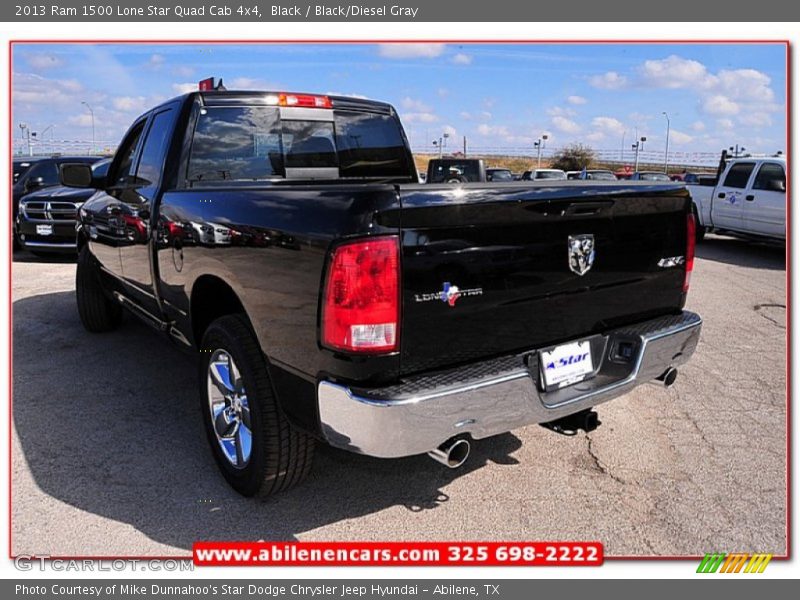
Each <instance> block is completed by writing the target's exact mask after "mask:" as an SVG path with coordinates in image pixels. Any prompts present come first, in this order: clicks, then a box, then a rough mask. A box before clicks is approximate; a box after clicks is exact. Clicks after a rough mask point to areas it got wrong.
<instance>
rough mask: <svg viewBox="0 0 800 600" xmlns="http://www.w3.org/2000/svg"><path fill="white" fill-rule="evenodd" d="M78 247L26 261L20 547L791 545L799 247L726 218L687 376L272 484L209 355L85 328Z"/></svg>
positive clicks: (15, 494) (131, 322)
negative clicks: (247, 444)
mask: <svg viewBox="0 0 800 600" xmlns="http://www.w3.org/2000/svg"><path fill="white" fill-rule="evenodd" d="M74 275H75V264H74V261H72V260H69V259H58V260H53V261H43V260H41V259H37V258H33V257H31V256H30V255H28V254H26V253H24V252H19V253H16V254H15V256H14V264H13V310H14V314H13V335H14V344H13V361H14V363H13V376H14V396H13V440H12V442H13V447H12V452H13V456H12V462H13V464H12V477H13V481H12V484H13V489H12V500H13V509H12V536H13V537H12V552H13V553H14V554H40V555H41V554H49V555H52V556H66V555H81V556H86V555H104V556H109V555H119V556H145V555H155V556H187V555H188V554H190V549H191V545H192V542H194V541H195V540H198V539H234V540H251V539H252V540H259V539H275V540H458V539H465V540H482V539H486V540H582V539H590V540H601V541H603V542H604V543H605V545H606V553H607V554H609V555H643V556H651V555H697V554H703V553H705V552H712V551H753V552H755V551H758V552H770V553H773V554H778V555H780V554H784V553H785V552H786V547H787V540H786V509H787V507H786V394H785V392H786V341H785V336H786V306H785V305H786V268H785V261H784V251H783V249H782V248H775V247H770V246H765V245H761V244H755V243H749V242H744V241H740V240H734V239H730V238H725V237H718V236H709V237H708V238H707V240H706V242H705V243H703V244H701V245H700V246H699V247H698V260H697V261H696V266H695V272H694V275H693V281H692V289H691V292H690V297H689V303H688V307H687V308H689V309H691V310H694V311H696V312H698V313H700V314H701V315H702V316H703V318H704V320H705V324H704V327H703V334H702V339H701V341H700V345H699V347H698V350H697V353H696V355H695V357H694V359H693V360H692V361H691V362H690V363H689V364H688V365H686V366H685V367H683V368H682V369H681V373H680V375H679V377H678V380H677V383H676V384H675V385H674V386H672V387H671V388H669V389H664V388H661V387H657V386H655V385H646V386H642V387H640V388H638V389H637V390H635V391H634V392H632V393H631V394H628V395H627V396H625V397H623V398H620V399H618V400H615V401H613V402H611V403H608V404H605V405H602V406H600V407H599V409H598V413H599V415H600V420H601V421H602V425H601V426H600V428H599V429H597V430H596V431H594V432H592V433H591V434H584V433H580V434H578V435H576V436H573V437H565V436H560V435H557V434H555V433H553V432H551V431H549V430H546V429H544V428H542V427H539V426H536V425H534V426H529V427H526V428H523V429H520V430H517V431H514V432H512V433H509V434H505V435H501V436H497V437H495V438H492V439H489V440H484V441H482V442H478V443H477V444H475V445H474V446H473V453H472V455H471V456H470V458H469V460H468V462H467V464H466V465H465V466H464V467H463V468H461V469H459V470H455V471H451V470H448V469H445V468H444V467H442V466H440V465H439V464H438V463H435V462H434V461H432V460H430V459H429V458H427V457H424V456H422V457H414V458H408V459H403V460H392V461H386V460H379V459H372V458H367V457H362V456H356V455H352V454H349V453H346V452H343V451H337V450H333V449H330V448H320V450H319V451H318V454H317V460H316V463H315V466H314V469H313V472H312V474H311V477H310V478H309V479H308V480H307V481H306V482H305V483H304V484H302V485H301V486H299V487H298V488H296V489H294V490H292V491H290V492H289V493H285V494H283V495H280V496H276V497H274V498H271V499H269V500H268V501H263V502H259V501H255V500H248V499H244V498H241V497H240V496H238V495H237V494H236V493H235V492H233V491H232V490H230V489H229V488H228V486H227V485H226V483H225V482H224V480H223V479H222V477H221V476H220V475H219V474H218V473H217V470H216V467H215V465H214V463H213V460H212V457H211V454H210V452H209V451H208V448H207V447H206V439H205V436H204V434H203V431H202V428H201V421H200V413H199V408H198V400H197V392H196V385H197V383H196V373H195V367H194V364H193V362H192V359H191V358H190V357H188V356H186V355H184V354H182V353H181V352H179V351H178V350H177V349H175V348H174V347H172V346H171V345H170V344H168V343H166V341H165V340H162V339H160V338H159V337H157V334H156V333H154V332H153V331H152V330H151V329H150V328H148V327H147V326H145V325H143V324H140V323H139V322H138V321H136V320H135V319H134V318H132V317H129V318H127V319H126V320H125V322H124V324H123V326H122V327H121V329H120V330H118V331H116V332H114V333H111V334H105V335H91V334H89V333H86V332H85V331H84V330H83V328H82V327H81V324H80V322H79V320H78V316H77V312H76V308H75V300H74Z"/></svg>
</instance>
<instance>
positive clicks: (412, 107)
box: [400, 96, 432, 112]
mask: <svg viewBox="0 0 800 600" xmlns="http://www.w3.org/2000/svg"><path fill="white" fill-rule="evenodd" d="M400 106H402V107H403V108H404V109H405V110H409V111H414V112H431V110H432V109H431V107H430V106H428V105H427V104H425V103H424V102H423V101H422V100H417V99H415V98H411V97H409V96H406V97H405V98H403V99H402V100H400Z"/></svg>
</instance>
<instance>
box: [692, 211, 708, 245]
mask: <svg viewBox="0 0 800 600" xmlns="http://www.w3.org/2000/svg"><path fill="white" fill-rule="evenodd" d="M692 214H693V215H694V224H695V227H694V241H695V243H697V244H699V243H700V242H702V241H703V239H704V238H705V237H706V228H705V227H703V226H702V225H700V217H699V216H698V215H697V206H695V205H694V204H692Z"/></svg>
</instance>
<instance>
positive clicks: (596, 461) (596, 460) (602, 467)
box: [584, 433, 628, 485]
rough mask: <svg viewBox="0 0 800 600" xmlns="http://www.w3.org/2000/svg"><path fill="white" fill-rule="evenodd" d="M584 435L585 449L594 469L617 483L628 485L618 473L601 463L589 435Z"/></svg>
mask: <svg viewBox="0 0 800 600" xmlns="http://www.w3.org/2000/svg"><path fill="white" fill-rule="evenodd" d="M584 437H585V439H586V450H587V452H588V453H589V456H590V457H591V458H592V463H593V466H594V468H595V470H596V471H597V472H598V473H602V474H603V475H606V476H607V477H610V478H611V479H613V480H614V481H616V482H617V483H619V484H621V485H628V482H627V481H625V480H624V479H622V478H621V477H619V476H618V475H615V474H614V473H613V472H612V471H611V470H610V469H609V468H608V467H606V466H605V465H604V464H603V463H602V461H601V460H600V457H599V456H598V454H597V452H595V449H594V444H593V442H592V438H591V436H590V435H589V434H588V433H587V434H586V435H585V436H584Z"/></svg>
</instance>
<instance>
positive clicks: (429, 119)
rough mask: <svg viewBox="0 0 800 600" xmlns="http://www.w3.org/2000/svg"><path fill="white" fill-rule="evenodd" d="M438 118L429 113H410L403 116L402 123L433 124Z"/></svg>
mask: <svg viewBox="0 0 800 600" xmlns="http://www.w3.org/2000/svg"><path fill="white" fill-rule="evenodd" d="M438 120H439V117H438V116H436V115H435V114H433V113H430V112H411V113H404V114H403V121H405V122H407V123H435V122H436V121H438Z"/></svg>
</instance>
